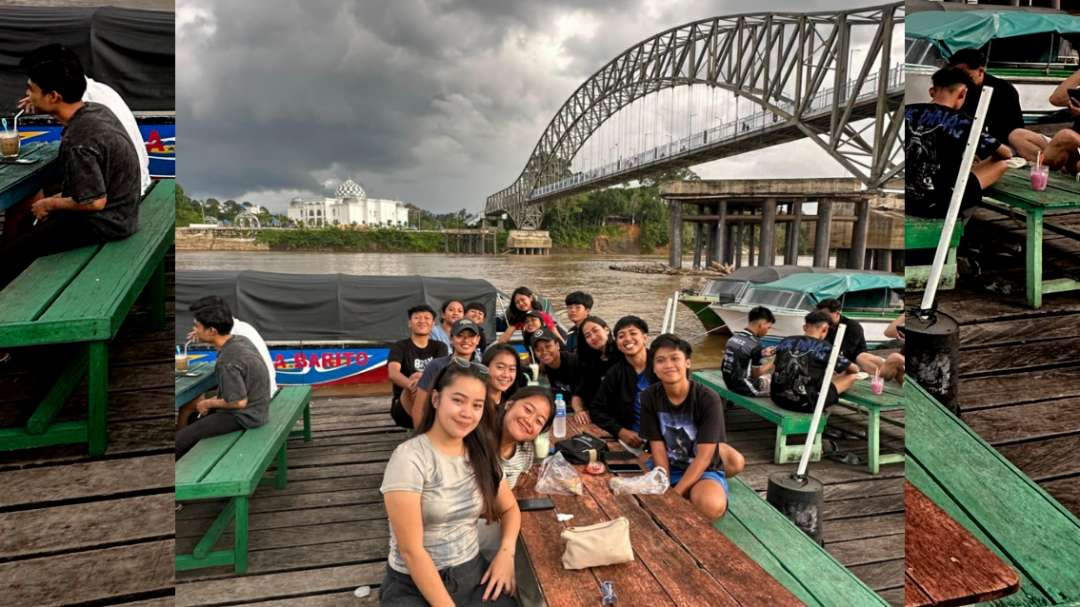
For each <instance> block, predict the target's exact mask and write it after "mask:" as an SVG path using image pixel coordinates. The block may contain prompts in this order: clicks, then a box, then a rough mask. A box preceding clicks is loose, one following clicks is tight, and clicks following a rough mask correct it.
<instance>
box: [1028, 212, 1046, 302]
mask: <svg viewBox="0 0 1080 607" xmlns="http://www.w3.org/2000/svg"><path fill="white" fill-rule="evenodd" d="M1042 243H1043V214H1042V211H1038V210H1031V211H1028V212H1027V255H1026V258H1027V259H1026V262H1027V263H1026V265H1027V267H1026V268H1025V270H1026V278H1027V302H1028V305H1029V306H1031V307H1033V308H1036V309H1038V308H1040V307H1042V269H1043V268H1042V266H1043V259H1042Z"/></svg>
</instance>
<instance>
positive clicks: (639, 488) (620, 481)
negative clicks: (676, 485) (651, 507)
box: [608, 468, 671, 495]
mask: <svg viewBox="0 0 1080 607" xmlns="http://www.w3.org/2000/svg"><path fill="white" fill-rule="evenodd" d="M608 486H609V487H611V492H612V493H614V494H615V495H623V494H626V493H652V494H657V495H659V494H661V493H663V492H665V491H667V490H668V487H670V486H671V485H670V484H669V481H668V473H667V470H664V469H663V468H653V469H652V471H651V472H646V473H645V474H642V475H640V476H615V477H612V479H611V480H610V481H608Z"/></svg>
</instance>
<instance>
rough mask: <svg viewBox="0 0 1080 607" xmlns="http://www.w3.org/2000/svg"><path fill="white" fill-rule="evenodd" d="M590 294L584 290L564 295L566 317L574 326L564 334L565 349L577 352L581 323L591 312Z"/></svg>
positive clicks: (591, 299) (591, 300)
mask: <svg viewBox="0 0 1080 607" xmlns="http://www.w3.org/2000/svg"><path fill="white" fill-rule="evenodd" d="M592 307H593V298H592V295H589V294H588V293H585V292H584V291H574V292H573V293H571V294H569V295H567V296H566V317H567V318H569V319H570V322H572V323H574V326H573V327H571V328H570V331H569V332H568V333H567V334H566V351H567V352H577V348H578V337H579V335H580V334H581V323H583V322H585V319H586V318H588V317H589V315H590V314H592Z"/></svg>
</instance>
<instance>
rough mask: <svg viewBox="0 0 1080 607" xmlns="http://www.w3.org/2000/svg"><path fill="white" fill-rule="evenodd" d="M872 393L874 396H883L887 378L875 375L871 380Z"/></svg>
mask: <svg viewBox="0 0 1080 607" xmlns="http://www.w3.org/2000/svg"><path fill="white" fill-rule="evenodd" d="M870 391H871V392H873V393H874V394H881V393H882V392H884V391H885V378H884V377H881V376H880V375H875V376H874V377H872V378H871V379H870Z"/></svg>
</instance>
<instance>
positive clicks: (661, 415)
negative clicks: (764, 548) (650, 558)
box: [641, 333, 746, 519]
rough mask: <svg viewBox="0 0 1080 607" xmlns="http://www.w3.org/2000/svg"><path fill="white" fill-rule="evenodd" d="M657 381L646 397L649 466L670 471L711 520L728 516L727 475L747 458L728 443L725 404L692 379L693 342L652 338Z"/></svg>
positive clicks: (643, 395) (643, 411)
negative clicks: (726, 513) (725, 429)
mask: <svg viewBox="0 0 1080 607" xmlns="http://www.w3.org/2000/svg"><path fill="white" fill-rule="evenodd" d="M650 351H651V352H652V361H653V372H654V373H656V378H657V379H658V380H659V381H658V382H657V383H655V384H653V385H651V386H649V387H648V388H646V389H645V390H644V391H643V392H642V393H641V437H642V438H644V439H645V440H646V441H648V442H649V447H650V451H651V452H652V459H651V460H650V461H649V462H648V463H647V465H648V467H649V468H650V469H652V468H653V467H658V468H664V469H665V470H667V471H668V477H669V479H670V481H671V486H672V487H673V488H674V491H675V492H676V493H678V494H679V495H681V496H683V497H685V498H687V499H689V500H690V502H691V503H692V504H694V507H695V508H697V509H698V510H699V511H700V512H701V513H703V514H704V515H705V516H707V517H709V518H710V519H718V518H720V517H721V516H724V512H726V511H727V503H728V494H729V488H728V481H727V479H728V477H730V476H735V475H736V474H738V473H739V472H741V471H742V469H743V466H745V464H746V460H745V459H743V456H742V454H740V453H739V452H738V451H736V450H735V449H733V448H732V447H731V446H730V445H728V444H727V443H726V442H725V441H726V440H727V435H726V433H725V432H724V404H723V401H722V400H721V399H720V395H719V394H717V393H716V392H714V391H713V390H712V389H710V388H709V387H707V386H704V385H702V384H699V383H697V382H693V381H690V354H691V352H692V350H691V348H690V344H689V343H687V342H686V341H685V340H683V339H681V338H679V336H677V335H673V334H671V333H665V334H663V335H660V336H659V337H657V338H656V339H654V340H653V343H652V346H651V347H650Z"/></svg>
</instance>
